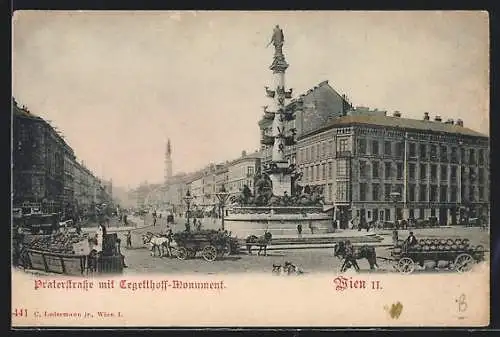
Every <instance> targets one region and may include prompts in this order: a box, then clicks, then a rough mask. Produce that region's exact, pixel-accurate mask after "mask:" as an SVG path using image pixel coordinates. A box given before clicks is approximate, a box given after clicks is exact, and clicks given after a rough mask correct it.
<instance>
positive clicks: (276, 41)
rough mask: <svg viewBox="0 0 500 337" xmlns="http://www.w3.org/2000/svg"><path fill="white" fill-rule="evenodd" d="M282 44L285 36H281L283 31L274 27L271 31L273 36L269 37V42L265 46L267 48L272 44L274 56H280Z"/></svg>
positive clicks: (277, 26)
mask: <svg viewBox="0 0 500 337" xmlns="http://www.w3.org/2000/svg"><path fill="white" fill-rule="evenodd" d="M284 42H285V36H284V35H283V30H282V29H281V28H280V26H279V25H276V27H274V29H273V36H272V37H271V41H270V42H269V43H268V44H267V46H269V45H270V44H271V43H272V44H273V46H274V48H275V51H276V54H281V53H282V48H283V43H284Z"/></svg>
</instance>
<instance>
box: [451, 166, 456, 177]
mask: <svg viewBox="0 0 500 337" xmlns="http://www.w3.org/2000/svg"><path fill="white" fill-rule="evenodd" d="M450 180H451V181H456V180H457V167H456V166H452V167H451V170H450Z"/></svg>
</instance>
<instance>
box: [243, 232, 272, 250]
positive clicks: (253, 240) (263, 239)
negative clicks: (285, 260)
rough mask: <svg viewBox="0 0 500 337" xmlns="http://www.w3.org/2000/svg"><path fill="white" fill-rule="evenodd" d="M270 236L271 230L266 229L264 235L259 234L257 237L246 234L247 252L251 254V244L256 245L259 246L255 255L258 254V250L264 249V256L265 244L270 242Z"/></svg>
mask: <svg viewBox="0 0 500 337" xmlns="http://www.w3.org/2000/svg"><path fill="white" fill-rule="evenodd" d="M272 238H273V235H272V234H271V232H267V231H266V232H265V233H264V235H261V236H259V237H257V236H255V235H249V236H247V238H246V239H245V243H246V246H247V250H248V254H249V255H251V254H252V246H253V245H257V246H259V252H258V253H257V255H260V252H261V251H262V249H264V256H267V245H269V244H270V243H271V240H272Z"/></svg>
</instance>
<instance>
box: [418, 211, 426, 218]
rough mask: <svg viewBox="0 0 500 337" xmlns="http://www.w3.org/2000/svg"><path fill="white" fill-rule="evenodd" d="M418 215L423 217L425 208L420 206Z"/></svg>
mask: <svg viewBox="0 0 500 337" xmlns="http://www.w3.org/2000/svg"><path fill="white" fill-rule="evenodd" d="M418 213H419V214H418V215H419V217H418V218H419V219H423V218H424V215H425V209H424V208H420V209H419V211H418Z"/></svg>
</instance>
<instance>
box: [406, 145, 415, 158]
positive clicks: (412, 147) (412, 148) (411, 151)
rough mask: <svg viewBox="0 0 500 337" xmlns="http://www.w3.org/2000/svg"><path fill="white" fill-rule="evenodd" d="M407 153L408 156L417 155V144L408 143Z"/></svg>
mask: <svg viewBox="0 0 500 337" xmlns="http://www.w3.org/2000/svg"><path fill="white" fill-rule="evenodd" d="M408 155H409V156H410V158H415V157H416V156H417V144H415V143H409V144H408Z"/></svg>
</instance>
